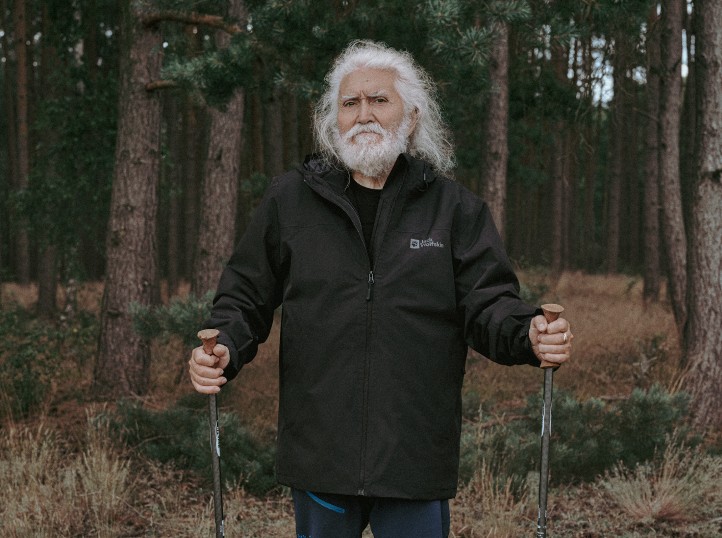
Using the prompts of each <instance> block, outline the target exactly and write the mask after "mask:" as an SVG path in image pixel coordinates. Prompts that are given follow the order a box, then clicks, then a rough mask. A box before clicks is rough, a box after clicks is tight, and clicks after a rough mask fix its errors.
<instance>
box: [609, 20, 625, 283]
mask: <svg viewBox="0 0 722 538" xmlns="http://www.w3.org/2000/svg"><path fill="white" fill-rule="evenodd" d="M628 48H629V47H628V44H627V40H626V36H624V35H622V33H621V32H620V33H619V34H618V35H617V37H616V38H615V40H614V56H613V58H612V65H613V66H614V73H613V81H614V97H613V98H612V104H611V118H612V119H611V126H610V130H609V137H610V140H609V150H610V155H609V186H608V191H607V255H606V257H607V273H616V272H617V271H618V267H619V244H620V233H621V217H622V203H621V201H622V181H623V177H622V176H623V175H624V142H625V132H626V129H625V121H626V118H625V116H624V113H625V110H626V108H627V107H626V100H627V99H628V95H627V93H626V92H627V85H626V78H627V76H626V69H627V62H628V58H627V54H628Z"/></svg>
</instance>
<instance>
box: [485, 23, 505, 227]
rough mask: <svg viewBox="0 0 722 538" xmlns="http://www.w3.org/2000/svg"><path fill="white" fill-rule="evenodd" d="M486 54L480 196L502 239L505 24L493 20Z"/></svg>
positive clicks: (503, 211) (503, 210) (503, 205)
mask: <svg viewBox="0 0 722 538" xmlns="http://www.w3.org/2000/svg"><path fill="white" fill-rule="evenodd" d="M494 30H495V34H496V37H495V39H494V43H493V45H492V47H491V51H490V56H489V78H490V79H491V90H490V92H489V97H488V99H487V104H486V118H485V122H484V128H483V131H482V133H481V140H482V146H481V162H482V167H481V174H480V179H481V185H482V197H483V198H484V201H485V202H486V203H487V204H488V206H489V209H490V210H491V215H492V217H494V222H495V223H496V227H497V228H498V230H499V234H500V235H501V237H502V239H504V238H505V231H506V187H507V186H506V172H507V162H508V160H509V145H508V134H509V25H508V24H506V23H503V22H502V23H498V24H495V27H494Z"/></svg>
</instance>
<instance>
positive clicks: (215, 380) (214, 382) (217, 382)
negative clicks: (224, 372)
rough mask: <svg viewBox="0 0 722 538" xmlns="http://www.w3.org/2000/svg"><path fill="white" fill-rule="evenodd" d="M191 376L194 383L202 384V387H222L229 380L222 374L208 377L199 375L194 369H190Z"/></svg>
mask: <svg viewBox="0 0 722 538" xmlns="http://www.w3.org/2000/svg"><path fill="white" fill-rule="evenodd" d="M190 376H191V381H192V382H193V385H200V386H202V387H220V386H221V385H225V384H226V381H227V379H226V378H225V377H222V376H218V377H216V376H214V377H207V376H203V375H199V374H198V373H197V372H194V371H193V370H191V371H190Z"/></svg>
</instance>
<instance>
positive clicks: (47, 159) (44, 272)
mask: <svg viewBox="0 0 722 538" xmlns="http://www.w3.org/2000/svg"><path fill="white" fill-rule="evenodd" d="M42 27H43V37H44V39H43V47H42V51H41V62H40V86H41V87H42V88H44V98H45V99H46V100H48V101H51V102H55V103H58V101H59V99H60V96H61V93H62V91H63V89H62V88H61V87H60V84H59V83H58V82H57V81H56V80H53V78H54V76H55V75H56V74H57V73H58V72H60V70H61V69H62V68H63V66H61V64H60V59H59V58H58V51H57V48H56V46H55V43H56V42H57V36H56V35H54V31H55V28H57V27H58V25H57V23H55V24H54V23H53V21H51V20H50V9H49V7H48V6H47V4H46V5H44V6H43V21H42ZM58 128H59V126H57V125H51V126H48V127H47V128H46V129H43V130H42V131H41V132H40V133H38V137H39V138H40V140H39V142H40V144H39V146H40V148H41V150H40V151H41V152H45V155H44V159H42V161H43V163H44V168H43V170H42V175H43V178H47V179H49V180H50V181H52V180H53V178H54V177H55V175H56V174H57V166H56V165H57V162H56V161H57V157H56V156H55V155H53V147H54V146H55V145H56V144H57V142H58V139H59V138H60V135H59V133H58V131H57V129H58ZM50 232H51V230H40V231H39V233H38V235H40V237H39V239H40V252H39V257H38V275H37V278H38V306H37V311H38V314H39V315H40V316H42V317H45V318H51V317H52V316H54V315H55V313H56V311H57V300H56V296H57V292H58V259H57V258H58V248H57V246H56V245H55V244H54V241H53V238H52V237H51V236H50Z"/></svg>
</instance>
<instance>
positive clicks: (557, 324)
mask: <svg viewBox="0 0 722 538" xmlns="http://www.w3.org/2000/svg"><path fill="white" fill-rule="evenodd" d="M568 330H569V322H568V321H567V320H566V319H564V318H559V319H557V320H555V321H552V322H551V323H550V324H549V326H548V327H547V330H546V332H547V333H548V334H555V333H564V332H566V331H568Z"/></svg>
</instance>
